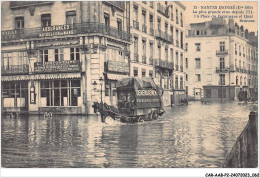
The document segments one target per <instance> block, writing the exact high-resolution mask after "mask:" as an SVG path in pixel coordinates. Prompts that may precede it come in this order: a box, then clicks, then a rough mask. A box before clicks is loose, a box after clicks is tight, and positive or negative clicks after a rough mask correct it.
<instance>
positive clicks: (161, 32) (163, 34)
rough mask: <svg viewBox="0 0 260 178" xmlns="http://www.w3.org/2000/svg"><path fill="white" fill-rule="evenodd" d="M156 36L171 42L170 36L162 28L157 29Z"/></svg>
mask: <svg viewBox="0 0 260 178" xmlns="http://www.w3.org/2000/svg"><path fill="white" fill-rule="evenodd" d="M155 37H156V38H159V39H161V40H164V41H165V42H168V43H171V40H170V36H169V35H168V34H167V33H165V32H163V31H161V30H157V31H155Z"/></svg>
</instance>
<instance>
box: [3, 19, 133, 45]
mask: <svg viewBox="0 0 260 178" xmlns="http://www.w3.org/2000/svg"><path fill="white" fill-rule="evenodd" d="M89 33H97V34H101V35H102V36H104V35H108V36H111V37H114V38H117V39H121V40H125V41H130V37H131V35H130V33H129V32H126V31H122V30H119V29H117V28H115V27H110V26H105V24H102V23H95V22H86V23H78V24H72V25H55V26H50V27H38V28H25V29H15V30H6V31H2V34H1V36H2V41H9V40H19V39H30V38H44V37H53V36H66V35H78V34H89Z"/></svg>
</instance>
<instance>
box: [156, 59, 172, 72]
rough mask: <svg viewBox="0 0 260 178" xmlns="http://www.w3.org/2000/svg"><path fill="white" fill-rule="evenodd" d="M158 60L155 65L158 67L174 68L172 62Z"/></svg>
mask: <svg viewBox="0 0 260 178" xmlns="http://www.w3.org/2000/svg"><path fill="white" fill-rule="evenodd" d="M158 62H159V63H158V65H156V66H158V67H161V68H165V69H171V70H173V69H174V67H173V63H172V62H169V61H164V60H162V59H159V60H158Z"/></svg>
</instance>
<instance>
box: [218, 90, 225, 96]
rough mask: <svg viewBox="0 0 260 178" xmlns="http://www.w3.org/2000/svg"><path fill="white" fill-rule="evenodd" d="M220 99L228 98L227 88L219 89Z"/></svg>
mask: <svg viewBox="0 0 260 178" xmlns="http://www.w3.org/2000/svg"><path fill="white" fill-rule="evenodd" d="M218 98H226V89H225V88H219V89H218Z"/></svg>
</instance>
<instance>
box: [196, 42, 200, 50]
mask: <svg viewBox="0 0 260 178" xmlns="http://www.w3.org/2000/svg"><path fill="white" fill-rule="evenodd" d="M195 47H196V51H200V43H195Z"/></svg>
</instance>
